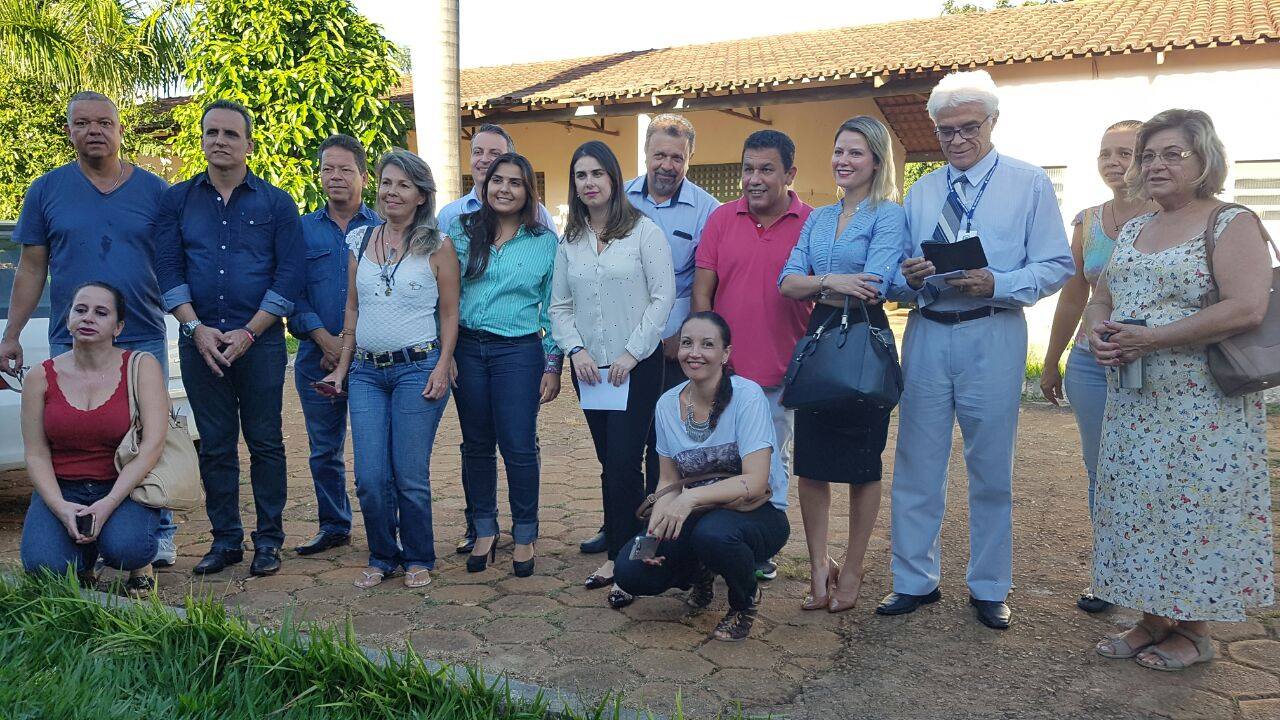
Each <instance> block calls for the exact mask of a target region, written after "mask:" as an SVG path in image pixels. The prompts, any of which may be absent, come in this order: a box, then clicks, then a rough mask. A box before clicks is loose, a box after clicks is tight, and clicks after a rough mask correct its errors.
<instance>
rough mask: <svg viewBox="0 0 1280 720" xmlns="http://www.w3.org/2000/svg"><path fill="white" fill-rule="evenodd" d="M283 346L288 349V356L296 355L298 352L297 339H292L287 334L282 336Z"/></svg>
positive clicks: (292, 337)
mask: <svg viewBox="0 0 1280 720" xmlns="http://www.w3.org/2000/svg"><path fill="white" fill-rule="evenodd" d="M284 346H285V347H286V348H288V349H289V354H290V355H293V354H295V353H297V352H298V338H296V337H294V336H292V335H290V334H289V333H285V334H284Z"/></svg>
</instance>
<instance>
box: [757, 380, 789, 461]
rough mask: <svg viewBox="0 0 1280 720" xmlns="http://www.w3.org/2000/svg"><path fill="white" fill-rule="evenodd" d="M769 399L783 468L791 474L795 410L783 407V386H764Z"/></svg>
mask: <svg viewBox="0 0 1280 720" xmlns="http://www.w3.org/2000/svg"><path fill="white" fill-rule="evenodd" d="M762 389H763V390H764V396H765V398H766V399H768V400H769V411H770V413H771V414H772V415H773V434H774V436H775V437H776V438H777V439H778V451H779V452H781V453H782V469H783V470H786V471H787V475H788V476H790V475H791V436H792V435H794V434H795V412H794V411H792V410H788V409H787V408H784V407H782V402H781V401H782V386H781V385H775V386H774V387H767V388H762Z"/></svg>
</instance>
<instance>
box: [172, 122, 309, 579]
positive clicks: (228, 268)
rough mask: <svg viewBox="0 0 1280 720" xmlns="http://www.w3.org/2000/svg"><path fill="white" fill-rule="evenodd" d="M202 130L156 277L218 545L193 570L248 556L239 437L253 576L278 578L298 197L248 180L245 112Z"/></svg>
mask: <svg viewBox="0 0 1280 720" xmlns="http://www.w3.org/2000/svg"><path fill="white" fill-rule="evenodd" d="M200 127H201V140H200V143H201V147H202V148H203V150H204V156H205V160H207V161H208V163H209V168H208V170H206V171H205V172H202V173H200V174H199V175H196V176H195V177H193V178H191V179H190V180H187V181H186V182H183V183H179V184H177V185H174V186H173V187H172V188H170V189H169V190H168V191H167V192H166V193H165V195H164V198H163V199H162V200H161V202H160V213H159V218H158V220H157V222H156V277H157V279H158V280H159V282H160V293H161V302H162V303H163V305H164V307H165V309H166V310H168V311H169V312H171V313H173V316H174V317H175V318H177V320H178V322H179V323H181V328H182V338H181V339H180V340H179V343H178V356H179V360H180V361H181V364H182V379H183V382H184V383H185V385H186V388H187V394H188V397H189V399H190V401H191V409H192V412H193V414H194V415H195V420H196V427H198V428H199V430H200V475H201V478H202V479H203V481H204V487H205V496H206V503H207V509H208V513H209V522H210V523H211V524H212V525H213V545H212V547H211V548H210V549H209V552H208V553H207V554H205V556H204V558H202V559H201V560H200V562H199V563H198V564H197V565H196V566H195V568H194V571H195V572H196V573H197V574H201V575H203V574H206V573H215V572H219V571H221V570H222V569H223V568H225V567H226V566H227V565H230V564H233V563H238V562H240V561H241V560H242V559H243V556H242V550H241V543H243V541H244V528H243V526H242V525H241V523H240V458H239V454H238V452H237V448H236V443H237V441H238V438H239V434H240V431H241V430H243V432H244V439H245V444H247V445H248V446H249V456H250V467H249V476H250V481H251V484H252V487H253V500H254V505H255V506H256V508H257V528H256V530H255V531H254V533H253V545H254V555H253V564H252V565H251V566H250V568H249V572H250V573H252V574H254V575H270V574H272V573H275V572H277V571H278V570H279V569H280V547H281V545H283V544H284V524H283V521H282V518H281V514H282V513H283V511H284V502H285V461H284V440H283V431H282V428H281V421H280V415H281V404H282V402H283V394H284V370H285V363H286V362H287V360H288V355H287V350H286V349H285V342H284V329H283V327H282V325H281V323H280V319H281V318H283V317H285V316H287V315H289V314H290V313H291V312H293V309H294V301H295V299H296V298H297V297H298V294H299V291H300V289H301V286H302V279H303V259H304V251H303V244H302V233H301V231H300V230H299V227H298V208H297V205H295V204H294V202H293V199H292V198H290V197H289V196H288V195H287V194H286V193H285V192H284V191H283V190H280V189H279V188H277V187H275V186H273V185H271V184H269V183H267V182H266V181H265V180H262V179H261V178H259V177H257V176H256V175H254V174H253V173H251V172H249V167H248V165H247V162H246V158H247V157H248V155H249V152H251V151H252V149H253V136H252V132H253V120H252V118H250V116H249V111H248V110H246V109H245V108H244V107H243V106H241V105H238V104H236V103H233V102H230V101H226V100H218V101H215V102H213V103H210V104H209V106H208V107H206V108H205V110H204V115H203V117H201V119H200Z"/></svg>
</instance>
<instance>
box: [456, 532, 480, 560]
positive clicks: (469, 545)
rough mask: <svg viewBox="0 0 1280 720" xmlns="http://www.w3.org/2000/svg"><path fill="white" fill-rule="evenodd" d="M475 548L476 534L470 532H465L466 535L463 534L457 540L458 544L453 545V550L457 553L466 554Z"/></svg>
mask: <svg viewBox="0 0 1280 720" xmlns="http://www.w3.org/2000/svg"><path fill="white" fill-rule="evenodd" d="M475 548H476V536H475V535H473V534H471V533H467V534H466V535H463V536H462V539H461V540H459V541H458V544H457V545H456V546H454V548H453V551H454V552H456V553H458V554H459V555H466V554H468V553H470V552H471V551H472V550H474V549H475Z"/></svg>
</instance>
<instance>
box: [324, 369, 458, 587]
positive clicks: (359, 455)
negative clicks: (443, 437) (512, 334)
mask: <svg viewBox="0 0 1280 720" xmlns="http://www.w3.org/2000/svg"><path fill="white" fill-rule="evenodd" d="M439 360H440V351H438V350H434V351H432V352H431V355H430V356H428V357H427V359H425V360H419V361H418V362H414V363H399V364H396V365H390V366H387V367H383V368H379V367H375V366H374V365H373V363H368V362H363V361H357V362H356V363H355V364H354V365H353V366H352V369H351V376H350V379H349V380H348V383H347V384H348V394H349V396H350V406H351V444H352V446H353V447H354V449H355V456H356V462H355V475H356V498H357V499H358V500H359V501H360V512H361V513H363V514H364V530H365V535H367V536H368V540H369V566H370V567H376V568H379V569H381V570H382V571H383V572H391V571H392V570H395V569H396V568H398V567H406V568H408V567H411V566H421V567H427V568H435V566H436V549H435V533H434V532H433V530H432V527H431V446H432V445H433V444H434V443H435V439H436V428H437V427H439V425H440V417H441V416H442V415H444V406H445V405H446V404H448V402H449V396H448V394H447V393H446V394H445V396H444V397H442V398H440V399H439V400H428V399H426V398H424V397H423V396H422V391H423V390H424V389H426V387H427V377H428V376H429V375H430V374H431V371H432V370H434V369H435V367H436V363H437V362H439Z"/></svg>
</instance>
